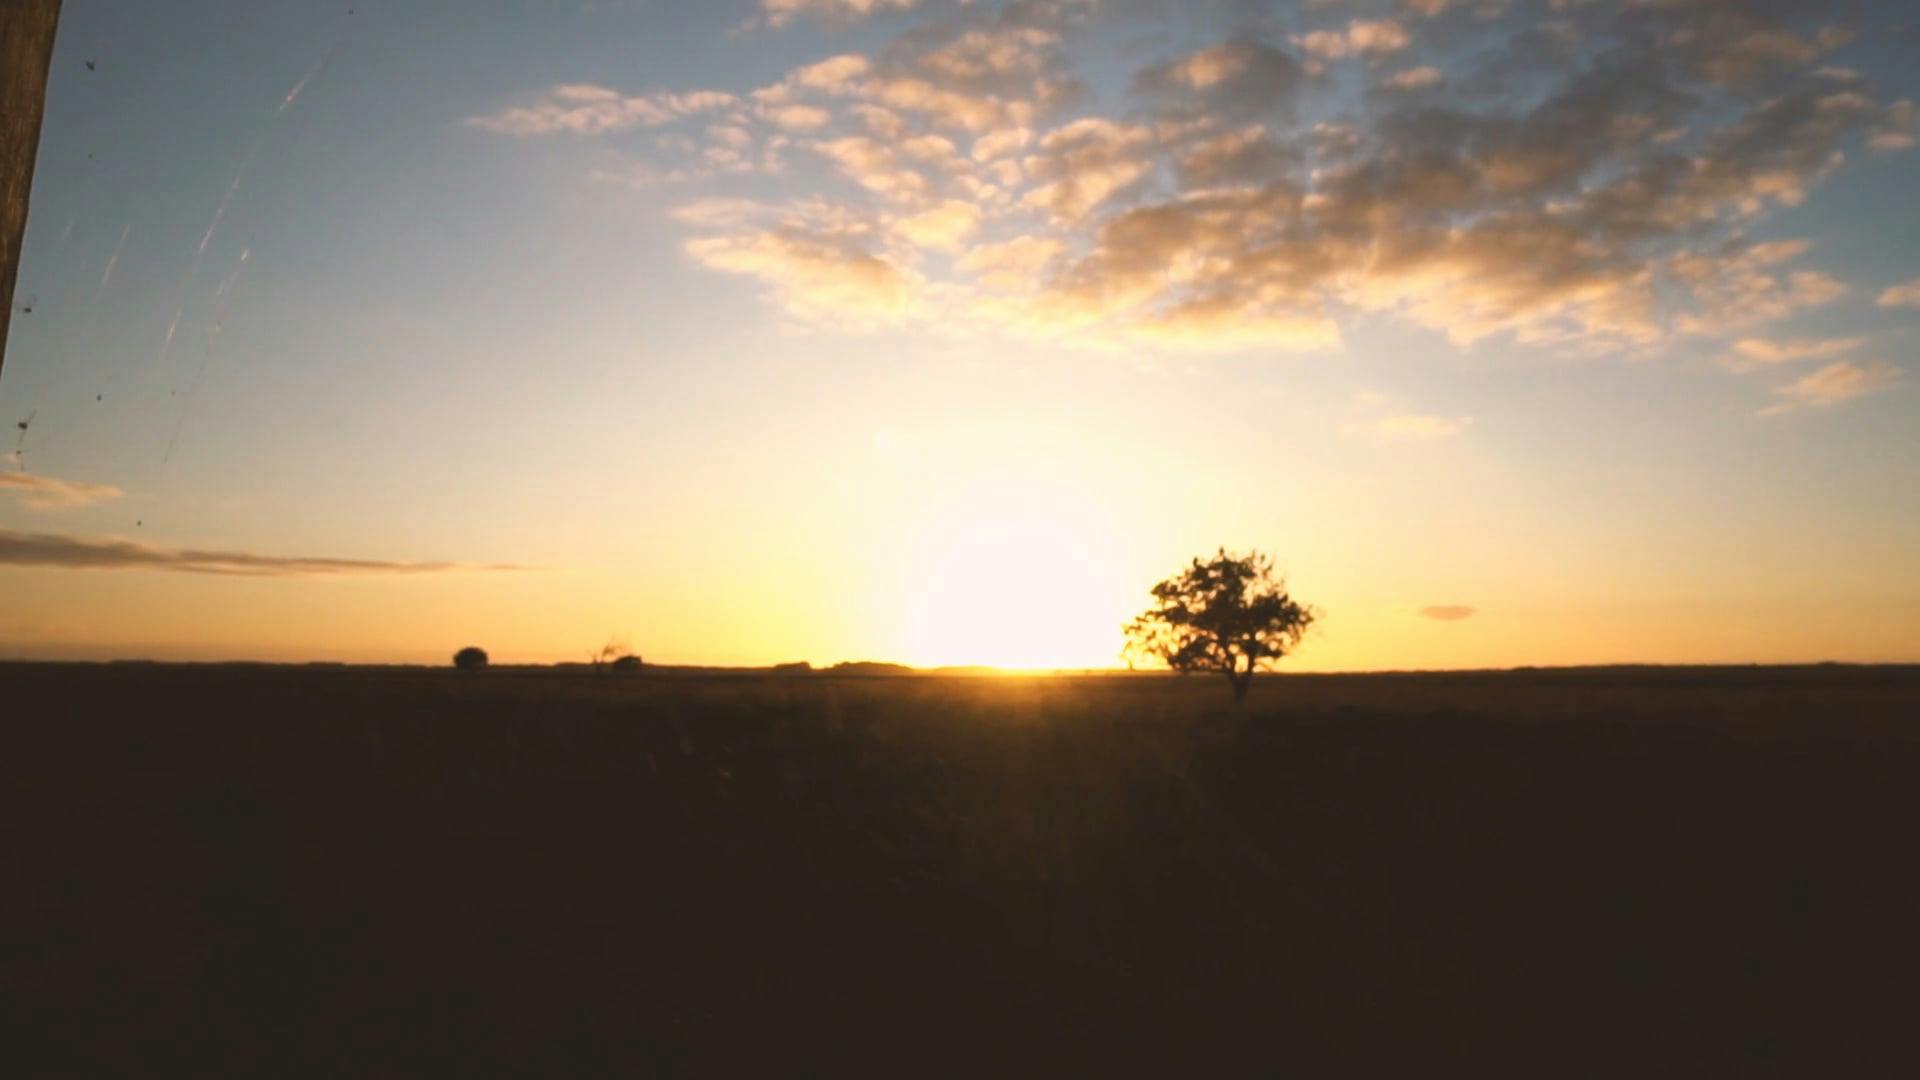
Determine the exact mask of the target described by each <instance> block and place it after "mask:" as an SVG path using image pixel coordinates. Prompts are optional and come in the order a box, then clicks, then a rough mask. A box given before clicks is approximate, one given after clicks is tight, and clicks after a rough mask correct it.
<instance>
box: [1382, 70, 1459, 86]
mask: <svg viewBox="0 0 1920 1080" xmlns="http://www.w3.org/2000/svg"><path fill="white" fill-rule="evenodd" d="M1446 81H1447V74H1446V72H1444V71H1441V70H1440V69H1439V68H1437V67H1433V66H1431V65H1422V66H1420V67H1414V68H1408V69H1406V70H1405V71H1396V72H1394V73H1393V74H1392V75H1390V76H1388V77H1387V85H1388V86H1390V87H1392V88H1393V89H1395V90H1431V89H1433V88H1434V87H1436V86H1439V85H1440V84H1441V83H1443V82H1446Z"/></svg>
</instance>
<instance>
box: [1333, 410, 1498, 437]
mask: <svg viewBox="0 0 1920 1080" xmlns="http://www.w3.org/2000/svg"><path fill="white" fill-rule="evenodd" d="M1472 423H1473V418H1472V417H1468V416H1428V415H1423V414H1420V413H1404V414H1401V415H1398V416H1383V417H1380V418H1378V419H1375V420H1363V421H1360V422H1358V423H1353V424H1348V425H1347V432H1348V433H1349V434H1354V435H1372V436H1374V437H1376V438H1381V439H1397V440H1421V439H1444V438H1446V437H1448V436H1450V435H1458V434H1460V433H1461V432H1463V431H1465V430H1467V427H1468V426H1469V425H1471V424H1472Z"/></svg>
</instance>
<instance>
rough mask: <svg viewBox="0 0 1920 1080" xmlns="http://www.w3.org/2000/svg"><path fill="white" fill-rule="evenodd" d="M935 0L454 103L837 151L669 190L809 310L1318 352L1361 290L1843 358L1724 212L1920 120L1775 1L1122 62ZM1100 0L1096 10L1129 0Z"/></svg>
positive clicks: (589, 127)
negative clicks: (775, 181)
mask: <svg viewBox="0 0 1920 1080" xmlns="http://www.w3.org/2000/svg"><path fill="white" fill-rule="evenodd" d="M1122 6H1125V5H1122ZM933 7H934V5H931V4H914V3H909V2H905V0H899V2H893V0H845V2H838V0H836V2H811V0H792V2H787V3H780V4H773V5H768V6H765V7H764V8H763V10H764V13H765V15H766V16H767V17H768V18H769V19H771V18H773V17H775V16H778V17H780V18H782V19H785V20H791V19H793V18H798V17H801V16H811V15H821V16H825V17H829V18H855V17H860V16H863V15H871V14H876V13H879V12H883V11H902V10H906V9H909V8H911V9H913V14H915V15H920V14H922V13H925V14H926V17H924V18H919V19H917V20H915V21H912V22H910V23H908V24H907V25H905V26H903V27H902V28H900V29H899V32H898V33H896V34H894V35H893V36H892V38H891V40H889V41H887V42H885V43H884V44H881V45H879V46H877V47H875V48H872V49H869V50H865V51H862V52H843V53H840V54H838V55H828V56H825V57H823V58H816V59H813V60H810V61H809V62H808V63H805V64H802V65H799V66H796V67H794V68H792V69H791V70H789V71H787V72H786V73H785V74H784V75H782V76H780V77H779V78H777V79H775V80H774V81H773V82H772V83H770V84H769V85H765V86H763V87H761V88H760V89H757V90H753V91H751V92H750V93H746V94H744V95H741V96H740V97H738V98H734V97H732V96H731V95H726V94H720V95H718V96H715V97H706V96H702V92H698V91H695V92H692V93H690V94H686V95H676V94H672V93H651V94H646V95H640V96H628V95H623V94H621V93H618V92H615V91H613V90H609V89H606V88H603V87H598V86H591V85H585V84H578V85H573V86H568V87H559V88H555V90H553V91H550V92H549V93H548V95H546V96H545V97H544V98H542V99H541V100H540V101H538V102H536V103H535V104H534V105H532V106H528V107H525V108H521V109H515V110H507V111H506V112H503V113H501V114H498V115H497V116H493V117H487V118H482V119H478V120H476V121H474V122H475V123H476V124H478V125H480V126H483V127H487V128H489V129H491V130H496V131H500V132H503V133H507V134H536V133H544V132H547V131H577V132H607V131H618V130H625V129H628V128H641V127H649V126H653V125H656V124H662V125H664V124H676V123H678V122H680V121H692V120H694V119H695V118H696V117H697V118H698V121H699V124H698V126H699V127H700V128H703V129H705V136H704V138H705V141H704V142H696V141H695V140H696V138H697V137H698V133H696V132H689V131H686V130H683V129H682V127H679V126H675V127H670V128H669V129H668V130H666V131H664V132H659V133H657V136H658V137H656V139H655V148H656V152H655V153H653V154H651V155H650V156H649V158H648V160H647V161H644V162H639V163H636V164H635V165H634V166H633V167H632V168H631V169H629V170H624V171H623V170H615V169H610V168H608V167H607V166H605V165H604V164H603V165H602V166H601V171H602V174H603V178H606V179H619V180H620V182H623V183H641V184H649V185H650V184H659V183H673V182H684V181H690V180H702V179H709V178H711V179H716V180H717V179H719V178H723V177H728V176H734V175H745V174H749V173H755V174H758V173H770V172H776V171H780V170H781V169H782V167H783V165H784V162H785V160H786V157H785V155H783V151H786V152H789V153H791V152H793V151H804V152H805V153H806V154H811V155H816V156H817V157H818V158H819V159H820V161H822V162H824V163H825V164H826V165H827V166H828V168H826V169H814V168H807V167H806V163H805V161H804V159H803V158H802V157H801V155H800V154H798V153H791V156H792V157H793V158H794V159H795V165H796V168H795V169H794V171H792V172H790V173H788V175H789V177H791V181H790V182H791V183H792V184H793V185H795V186H794V187H792V188H790V189H789V194H790V196H791V198H790V199H789V201H788V203H787V204H786V207H785V209H770V208H768V207H765V206H758V207H756V208H754V209H752V210H749V211H746V212H738V211H739V208H738V207H734V208H733V209H732V210H731V211H727V212H724V213H722V212H721V207H720V205H719V204H718V203H716V202H715V200H713V199H702V200H698V201H697V202H692V203H689V204H688V206H687V207H684V208H683V210H682V212H680V213H677V214H676V217H677V218H679V220H681V221H682V222H684V223H685V224H687V225H688V227H689V228H690V229H692V230H693V231H695V232H696V233H697V234H698V235H696V236H694V237H693V238H692V239H690V240H689V241H688V243H687V245H686V247H685V250H686V251H687V253H688V254H689V255H690V256H691V257H693V258H694V259H696V260H697V261H698V262H700V263H701V264H702V265H704V266H707V267H709V268H712V269H715V270H718V271H722V272H729V273H740V274H745V275H749V276H752V277H754V278H756V279H758V280H760V281H763V282H765V283H767V284H768V285H769V286H771V287H770V288H769V289H768V290H767V296H768V297H769V298H770V299H771V300H772V301H773V302H774V303H776V304H777V305H779V306H780V307H781V308H782V309H784V312H785V314H787V315H789V316H797V317H799V318H800V319H801V320H803V321H822V322H825V323H826V324H828V325H831V326H834V327H836V328H846V327H850V326H868V327H871V326H879V325H895V324H900V323H903V322H906V321H909V320H919V321H921V323H922V324H923V325H925V326H926V327H927V328H928V329H929V330H930V331H932V332H937V333H964V334H966V335H969V336H981V335H985V334H989V333H1004V334H1006V335H1009V336H1021V337H1024V336H1034V335H1038V336H1041V337H1044V338H1046V339H1048V340H1057V341H1060V342H1064V343H1083V344H1086V345H1089V346H1091V347H1097V348H1123V347H1128V346H1144V347H1176V348H1180V349H1192V350H1198V351H1207V350H1214V351H1228V350H1242V349H1255V348H1275V349H1308V350H1311V349H1324V348H1336V347H1338V345H1339V342H1340V341H1341V339H1342V324H1343V322H1344V321H1346V320H1352V319H1361V318H1380V317H1385V318H1391V319H1396V320H1401V321H1405V322H1407V323H1411V324H1414V325H1417V326H1421V327H1426V328H1430V329H1432V330H1434V331H1437V332H1439V333H1441V334H1444V335H1445V336H1446V337H1447V338H1448V339H1450V340H1451V341H1452V342H1453V343H1455V344H1456V345H1457V346H1459V347H1462V348H1468V347H1472V346H1474V345H1475V344H1476V343H1479V342H1482V341H1485V340H1487V339H1490V338H1498V337H1504V338H1507V339H1510V340H1511V341H1513V342H1516V343H1519V344H1522V345H1530V346H1535V347H1542V348H1551V349H1553V350H1555V351H1559V352H1580V353H1601V352H1625V351H1631V352H1635V353H1642V352H1647V351H1650V350H1652V349H1656V348H1659V347H1661V346H1664V345H1668V344H1671V343H1673V342H1676V341H1679V340H1681V339H1682V338H1683V337H1684V336H1685V335H1712V336H1715V337H1725V338H1728V339H1733V338H1738V339H1739V341H1740V342H1742V343H1743V344H1741V345H1736V346H1734V347H1732V348H1731V349H1730V350H1728V352H1727V355H1728V356H1729V357H1730V358H1733V359H1734V360H1736V361H1737V362H1738V363H1742V364H1747V363H1752V364H1765V363H1784V362H1788V360H1787V356H1789V355H1792V357H1793V358H1794V359H1818V358H1832V357H1833V356H1837V355H1838V354H1837V353H1821V352H1817V351H1814V352H1808V351H1806V350H1807V349H1810V348H1814V346H1812V345H1810V344H1809V343H1808V342H1806V341H1805V340H1804V339H1800V338H1793V337H1789V336H1785V335H1779V334H1774V333H1771V332H1769V330H1768V329H1767V328H1766V324H1770V323H1774V322H1778V321H1781V320H1785V319H1789V318H1792V317H1794V316H1796V315H1799V314H1802V313H1804V312H1807V311H1810V310H1813V309H1816V308H1819V307H1821V306H1824V305H1827V304H1832V303H1835V302H1837V301H1839V300H1840V299H1841V298H1843V297H1845V296H1847V295H1848V287H1847V284H1846V283H1845V282H1843V281H1841V280H1839V278H1837V277H1835V276H1834V275H1833V274H1831V273H1829V272H1828V271H1827V270H1824V269H1820V268H1817V267H1813V266H1808V265H1804V264H1803V261H1802V260H1803V259H1804V258H1805V257H1807V255H1808V253H1809V251H1810V245H1809V244H1808V243H1806V242H1804V241H1786V242H1782V241H1772V242H1768V243H1756V242H1754V241H1753V240H1752V239H1750V237H1752V236H1754V235H1764V232H1763V229H1762V226H1763V224H1764V223H1765V222H1766V221H1767V220H1768V218H1769V216H1770V215H1772V214H1775V213H1776V212H1778V211H1780V210H1782V209H1785V208H1791V207H1796V206H1802V205H1804V204H1805V203H1806V202H1807V200H1808V199H1809V198H1811V197H1812V194H1813V192H1814V191H1815V190H1816V189H1817V188H1818V186H1819V185H1820V184H1821V183H1822V182H1823V181H1824V180H1825V179H1826V178H1827V177H1829V176H1831V175H1833V174H1834V173H1835V172H1836V171H1838V170H1840V169H1842V168H1844V167H1846V165H1847V163H1848V154H1849V153H1852V152H1856V148H1857V147H1858V146H1859V145H1861V144H1863V143H1864V144H1867V145H1870V146H1871V145H1879V146H1880V147H1881V148H1882V149H1892V148H1894V143H1897V142H1898V141H1899V140H1900V139H1902V138H1905V137H1909V136H1910V135H1911V134H1912V133H1913V132H1914V131H1915V129H1916V127H1920V110H1917V109H1916V108H1915V107H1914V105H1913V103H1912V102H1910V101H1895V102H1892V103H1886V102H1881V101H1877V100H1875V98H1874V97H1873V96H1872V94H1873V93H1874V90H1873V86H1872V84H1871V83H1870V82H1869V81H1867V80H1865V79H1864V78H1860V77H1857V76H1854V75H1851V74H1849V73H1848V72H1846V71H1844V70H1842V69H1839V68H1836V67H1835V66H1834V65H1833V64H1832V63H1831V62H1830V61H1831V59H1832V58H1831V56H1830V55H1829V54H1830V53H1831V51H1832V49H1834V48H1836V47H1837V46H1838V45H1839V44H1840V43H1841V42H1842V41H1843V39H1844V37H1845V34H1844V33H1842V32H1841V31H1839V30H1837V29H1834V28H1822V27H1820V26H1819V25H1818V23H1817V22H1814V23H1808V22H1807V21H1806V20H1803V19H1792V20H1789V19H1786V18H1785V17H1784V16H1781V15H1780V14H1779V11H1780V10H1784V9H1779V8H1778V6H1777V5H1731V4H1700V3H1692V2H1679V0H1663V2H1658V3H1601V2H1592V3H1556V4H1552V5H1537V6H1518V5H1502V4H1500V3H1498V2H1497V0H1475V2H1473V3H1467V4H1449V3H1447V2H1445V0H1405V2H1403V3H1401V4H1400V5H1398V6H1397V7H1396V8H1392V9H1387V10H1390V11H1397V12H1398V13H1399V14H1397V15H1391V16H1390V17H1369V18H1356V19H1350V20H1349V19H1346V18H1345V17H1344V16H1343V17H1342V19H1341V21H1340V22H1339V24H1338V25H1329V26H1327V27H1326V28H1324V29H1321V30H1318V31H1315V32H1313V33H1310V34H1304V35H1301V36H1299V37H1297V38H1287V37H1284V36H1282V35H1280V34H1278V33H1275V32H1272V31H1271V29H1268V30H1266V31H1262V30H1261V29H1260V26H1261V24H1260V23H1258V22H1257V21H1255V22H1249V23H1248V24H1246V28H1244V29H1242V30H1241V31H1239V32H1237V33H1235V34H1233V35H1231V36H1228V37H1226V38H1225V39H1224V40H1215V41H1212V42H1204V41H1203V42H1197V43H1184V44H1182V45H1181V46H1180V47H1178V48H1160V49H1158V50H1155V51H1149V52H1147V53H1146V54H1145V55H1143V56H1142V58H1141V59H1140V60H1139V61H1138V71H1137V73H1136V74H1135V75H1134V77H1133V78H1132V79H1131V80H1125V79H1115V78H1112V77H1111V75H1104V76H1103V77H1101V78H1099V79H1091V80H1088V81H1086V82H1083V81H1082V80H1081V79H1080V78H1079V77H1078V76H1077V74H1076V68H1075V66H1074V60H1075V58H1076V57H1084V56H1085V55H1087V53H1088V51H1089V50H1088V46H1089V44H1090V43H1091V44H1094V45H1097V44H1099V43H1100V42H1101V40H1103V39H1100V38H1098V37H1096V36H1094V34H1095V31H1094V28H1093V25H1092V24H1091V22H1090V21H1089V20H1088V19H1087V18H1086V16H1087V15H1088V14H1089V13H1090V12H1091V11H1092V10H1093V9H1094V7H1095V5H1093V4H1091V3H1085V2H1079V0H1019V2H1015V3H1010V4H1002V5H988V4H942V5H939V12H938V17H934V14H933V12H932V11H931V9H932V8H933ZM1456 9H1458V10H1456ZM1104 10H1105V11H1106V12H1107V13H1106V14H1104V15H1102V17H1101V18H1102V20H1103V21H1102V24H1101V25H1102V26H1104V27H1106V28H1107V29H1111V28H1112V27H1111V25H1110V23H1109V22H1107V20H1111V19H1117V18H1122V17H1124V16H1123V15H1121V14H1119V13H1118V9H1117V8H1115V7H1113V6H1111V5H1109V6H1108V7H1107V8H1105V9H1104ZM1430 20H1431V21H1430ZM1268 25H1269V27H1270V25H1271V24H1268ZM1076 35H1078V36H1076ZM1196 46H1197V47H1196ZM1143 48H1147V49H1151V48H1152V46H1146V45H1143ZM1348 58H1359V59H1362V60H1364V61H1366V62H1368V63H1369V64H1371V65H1373V69H1374V71H1375V72H1377V74H1374V75H1372V76H1371V77H1370V83H1371V88H1372V92H1370V93H1365V94H1362V95H1353V94H1351V93H1349V92H1348V91H1347V89H1346V82H1347V80H1343V79H1339V78H1334V77H1332V76H1331V75H1330V74H1329V71H1328V69H1329V65H1331V64H1332V63H1334V62H1335V61H1338V60H1342V59H1348ZM705 93H708V94H711V93H712V92H705ZM685 126H687V127H693V126H694V125H693V124H692V123H688V124H686V125H685ZM1876 140H1877V142H1876ZM702 194H711V195H720V196H724V195H726V194H727V192H725V191H722V190H714V191H711V192H702ZM803 206H804V207H806V208H807V209H806V210H804V211H801V210H799V209H798V208H800V207H803ZM723 219H724V220H723ZM1753 342H1765V343H1772V344H1774V345H1777V346H1778V348H1777V349H1775V350H1774V351H1773V352H1770V353H1765V355H1764V356H1763V355H1762V354H1761V352H1760V351H1757V350H1763V349H1764V346H1759V345H1752V344H1750V343H1753ZM1442 419H1444V418H1442Z"/></svg>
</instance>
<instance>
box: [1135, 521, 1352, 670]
mask: <svg viewBox="0 0 1920 1080" xmlns="http://www.w3.org/2000/svg"><path fill="white" fill-rule="evenodd" d="M1153 600H1154V604H1153V607H1151V608H1148V609H1147V610H1146V611H1145V612H1144V613H1143V614H1141V615H1140V616H1139V617H1138V618H1136V619H1134V620H1133V621H1132V622H1130V623H1128V624H1127V628H1126V630H1127V653H1128V654H1129V655H1138V656H1151V657H1154V658H1156V659H1159V660H1164V661H1165V662H1166V665H1167V666H1168V667H1170V668H1172V669H1173V670H1175V671H1178V672H1182V673H1184V672H1189V671H1217V672H1220V673H1221V674H1222V675H1225V676H1226V677H1227V681H1228V682H1230V683H1232V684H1233V700H1234V701H1236V702H1241V701H1245V700H1246V697H1247V687H1248V686H1249V685H1251V684H1252V682H1253V673H1254V672H1256V671H1259V670H1261V669H1262V668H1271V667H1272V666H1273V664H1274V661H1277V660H1279V659H1280V658H1281V657H1283V656H1285V655H1287V653H1289V652H1291V651H1292V650H1293V648H1294V646H1296V645H1298V644H1300V638H1301V635H1303V634H1305V633H1306V632H1307V628H1308V627H1310V626H1312V625H1313V621H1314V619H1315V617H1316V616H1317V615H1318V614H1319V613H1318V612H1316V611H1314V609H1312V608H1310V607H1308V606H1306V605H1304V604H1301V603H1299V602H1297V601H1295V600H1294V599H1293V597H1291V596H1288V595H1287V585H1286V582H1285V581H1284V580H1282V579H1281V578H1279V577H1278V576H1277V575H1275V574H1274V572H1273V560H1272V559H1271V558H1269V557H1268V556H1266V555H1263V554H1261V553H1260V552H1258V551H1250V552H1248V553H1247V554H1245V555H1232V554H1228V552H1227V549H1226V548H1221V549H1220V551H1219V553H1218V554H1216V555H1215V556H1214V557H1213V558H1211V559H1208V560H1206V561H1204V562H1203V561H1201V560H1199V559H1195V560H1193V565H1192V566H1189V567H1187V568H1186V569H1185V570H1182V571H1181V572H1180V573H1178V574H1176V575H1174V576H1173V577H1170V578H1168V579H1167V580H1165V581H1163V582H1161V583H1160V584H1158V585H1155V586H1154V587H1153Z"/></svg>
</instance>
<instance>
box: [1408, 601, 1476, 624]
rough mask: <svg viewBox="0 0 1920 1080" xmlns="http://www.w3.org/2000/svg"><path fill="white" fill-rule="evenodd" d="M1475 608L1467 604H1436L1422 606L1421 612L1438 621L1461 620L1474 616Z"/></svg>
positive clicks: (1426, 616) (1424, 615)
mask: <svg viewBox="0 0 1920 1080" xmlns="http://www.w3.org/2000/svg"><path fill="white" fill-rule="evenodd" d="M1473 610H1474V609H1473V608H1470V607H1468V606H1466V605H1465V604H1434V605H1432V606H1431V607H1423V608H1421V609H1420V614H1421V615H1422V616H1423V617H1425V618H1429V619H1433V620H1434V621H1436V622H1459V621H1460V620H1462V619H1471V618H1473Z"/></svg>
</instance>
